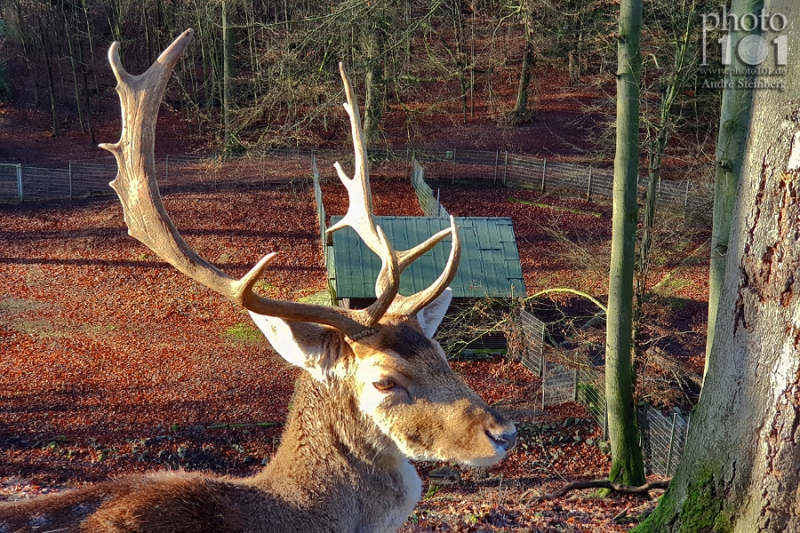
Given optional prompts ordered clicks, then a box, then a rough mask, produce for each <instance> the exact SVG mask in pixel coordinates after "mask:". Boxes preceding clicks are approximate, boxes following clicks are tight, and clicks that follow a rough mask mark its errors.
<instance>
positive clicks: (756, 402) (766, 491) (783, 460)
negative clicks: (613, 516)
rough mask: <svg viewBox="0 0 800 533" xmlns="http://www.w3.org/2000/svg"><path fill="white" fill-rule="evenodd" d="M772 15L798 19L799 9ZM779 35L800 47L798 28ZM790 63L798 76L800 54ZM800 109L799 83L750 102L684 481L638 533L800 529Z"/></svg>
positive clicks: (788, 1)
mask: <svg viewBox="0 0 800 533" xmlns="http://www.w3.org/2000/svg"><path fill="white" fill-rule="evenodd" d="M765 11H766V12H767V13H781V14H783V15H785V16H786V17H787V19H788V20H789V21H797V20H798V17H800V6H798V5H797V4H796V3H795V2H794V0H782V1H775V2H771V5H770V2H767V9H766V10H765ZM776 33H778V32H776ZM776 33H772V34H770V35H765V38H766V41H767V42H768V43H771V42H773V39H775V38H776V37H779V35H777V34H776ZM781 33H782V34H783V35H787V37H788V49H789V50H797V49H798V47H800V29H798V28H797V26H796V25H791V24H790V25H788V26H787V28H786V29H785V30H783V32H781ZM774 57H775V56H774V55H773V53H772V52H771V53H770V56H769V57H768V58H767V60H766V62H772V61H773V60H774ZM788 61H789V64H788V65H787V69H786V70H787V71H788V72H793V71H796V69H798V68H800V56H798V55H797V54H794V55H789V56H788ZM767 66H774V63H772V64H771V65H767V64H764V65H761V67H762V68H763V67H767ZM773 81H774V79H773ZM787 81H788V80H787ZM798 102H800V85H798V84H796V83H786V85H785V88H784V90H783V91H777V90H758V91H756V92H755V93H754V95H753V112H752V116H751V119H750V128H749V129H750V132H751V135H750V136H749V139H748V141H747V145H746V148H745V154H744V159H743V165H742V172H741V186H740V187H739V198H738V201H737V204H736V207H735V210H734V218H733V225H732V228H731V234H730V236H731V239H730V246H729V251H728V254H727V265H726V276H725V282H724V286H723V287H722V289H723V290H722V291H721V295H722V296H721V298H720V301H719V314H718V319H717V328H716V337H715V339H714V344H713V346H712V348H711V352H712V357H711V361H710V365H709V367H708V373H707V376H706V382H705V385H704V387H703V394H702V397H701V399H700V402H699V403H698V405H697V407H696V409H695V411H694V414H693V416H692V423H691V427H690V431H689V441H688V445H687V448H686V450H685V451H684V453H683V455H682V458H681V463H680V465H679V467H678V471H677V473H676V474H675V477H674V478H673V480H672V483H671V484H670V487H669V489H668V490H667V492H666V493H665V494H664V496H663V497H662V499H661V501H660V502H659V505H658V507H657V508H656V510H655V512H654V513H653V514H652V515H651V516H650V517H649V518H648V519H647V520H646V521H645V522H644V523H642V524H641V525H640V526H639V527H638V528H636V530H635V531H637V532H638V533H645V532H654V531H657V532H676V531H680V532H688V533H691V532H718V531H719V532H722V531H725V532H732V533H737V532H741V533H760V532H775V533H778V532H781V533H782V532H784V531H800V507H798V501H800V429H799V428H800V276H798V272H800V229H798V228H799V227H800V224H798V221H800V190H799V189H800V187H799V185H800V104H798Z"/></svg>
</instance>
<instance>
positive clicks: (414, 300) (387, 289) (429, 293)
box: [328, 63, 461, 315]
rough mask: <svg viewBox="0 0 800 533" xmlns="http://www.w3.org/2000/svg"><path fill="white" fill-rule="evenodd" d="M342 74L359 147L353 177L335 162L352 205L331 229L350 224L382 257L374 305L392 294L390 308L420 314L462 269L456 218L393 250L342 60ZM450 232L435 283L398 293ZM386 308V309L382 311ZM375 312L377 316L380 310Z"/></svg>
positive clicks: (335, 229)
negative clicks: (404, 277) (380, 221)
mask: <svg viewBox="0 0 800 533" xmlns="http://www.w3.org/2000/svg"><path fill="white" fill-rule="evenodd" d="M339 73H340V74H341V76H342V81H343V83H344V87H345V95H346V97H347V102H346V103H345V104H343V105H344V108H345V110H346V111H347V114H348V116H349V117H350V129H351V131H352V135H353V147H354V150H355V165H354V171H353V178H350V177H348V176H347V174H346V173H345V172H344V170H343V169H342V166H341V165H340V164H339V162H338V161H337V162H336V163H334V167H335V168H336V173H337V174H338V175H339V179H340V180H341V181H342V183H343V184H344V186H345V188H346V189H347V193H348V197H349V201H350V205H349V208H348V211H347V214H346V215H345V216H344V217H343V218H342V219H341V220H340V221H339V222H338V223H336V224H335V225H333V226H332V227H330V228H329V229H328V232H329V233H333V232H334V231H338V230H340V229H342V228H343V227H345V226H350V227H351V228H353V229H354V230H355V232H356V233H357V234H358V236H359V237H360V238H361V239H362V240H363V241H364V243H365V244H366V245H367V247H368V248H369V249H370V250H372V251H373V252H375V254H377V255H378V256H379V257H380V258H381V261H382V262H383V266H382V268H381V272H380V274H379V275H378V279H377V281H376V283H375V293H376V294H377V295H378V302H376V303H375V304H373V305H374V306H376V307H378V308H379V309H383V305H385V302H386V301H388V295H389V294H392V301H389V304H390V306H389V307H390V309H391V310H392V312H404V313H406V314H416V313H417V312H418V311H419V310H420V309H422V308H423V307H425V306H426V305H428V304H429V303H430V302H432V301H433V300H435V299H436V297H437V296H439V294H441V293H442V291H444V290H445V289H446V288H447V286H448V285H449V284H450V282H451V281H452V280H453V277H455V273H456V270H457V268H458V260H459V257H460V255H461V248H460V241H459V239H458V230H457V229H456V225H455V221H454V220H453V219H452V217H451V220H450V228H448V229H445V230H442V231H440V232H438V233H436V234H435V235H433V236H432V237H429V238H428V239H427V240H426V241H425V242H423V243H421V244H418V245H417V246H415V247H414V248H411V249H409V250H406V251H401V252H395V251H393V250H392V249H391V246H390V245H389V243H388V242H387V241H386V238H385V235H383V232H382V231H381V229H380V227H377V226H375V223H374V220H373V211H372V194H371V193H370V188H369V170H368V167H367V165H368V159H367V150H366V147H365V144H364V140H363V139H364V132H363V129H362V127H361V116H360V114H359V111H358V104H357V102H356V97H355V93H354V91H353V85H352V83H351V82H350V78H349V77H348V75H347V72H346V71H345V69H344V65H343V64H342V63H339ZM448 235H452V236H453V244H452V249H451V252H450V259H449V260H448V263H447V266H446V267H445V269H444V271H443V272H442V274H441V275H440V276H439V278H438V279H437V280H436V281H435V282H434V284H433V285H431V286H430V287H428V288H427V289H425V290H423V291H421V292H419V293H417V294H415V295H413V296H409V297H404V296H401V295H399V294H397V291H398V289H399V286H400V278H399V276H400V273H402V272H403V270H405V268H406V267H407V266H408V265H410V264H411V263H413V262H414V261H415V260H416V259H418V258H419V257H420V256H421V255H422V254H424V253H425V252H427V251H428V250H430V249H431V248H433V247H434V246H435V245H436V244H437V243H438V242H439V241H441V240H442V239H443V238H445V237H447V236H448ZM384 248H386V249H387V250H388V251H389V252H390V253H391V254H392V256H394V257H395V258H396V259H395V260H396V261H397V271H396V272H397V273H396V276H397V277H396V279H394V278H393V276H392V275H391V272H392V271H391V270H390V269H389V268H388V265H389V263H390V262H391V259H390V258H388V257H387V256H386V255H385V253H386V252H385V251H382V250H383V249H384ZM385 311H386V310H385V309H384V310H383V311H382V312H385ZM375 314H376V315H377V312H376V313H375Z"/></svg>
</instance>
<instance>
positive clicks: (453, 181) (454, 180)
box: [450, 148, 456, 185]
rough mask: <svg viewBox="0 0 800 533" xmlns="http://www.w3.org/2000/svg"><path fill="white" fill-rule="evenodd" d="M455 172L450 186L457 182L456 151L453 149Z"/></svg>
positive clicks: (452, 166)
mask: <svg viewBox="0 0 800 533" xmlns="http://www.w3.org/2000/svg"><path fill="white" fill-rule="evenodd" d="M451 168H452V170H453V176H452V177H451V179H450V184H451V185H453V184H455V182H456V149H455V148H453V164H452V165H451Z"/></svg>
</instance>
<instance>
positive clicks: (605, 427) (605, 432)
mask: <svg viewBox="0 0 800 533" xmlns="http://www.w3.org/2000/svg"><path fill="white" fill-rule="evenodd" d="M603 440H608V400H606V399H605V398H603Z"/></svg>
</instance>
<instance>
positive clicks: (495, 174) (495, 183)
mask: <svg viewBox="0 0 800 533" xmlns="http://www.w3.org/2000/svg"><path fill="white" fill-rule="evenodd" d="M499 162H500V150H498V151H496V152H495V153H494V180H493V181H492V184H493V185H497V164H498V163H499Z"/></svg>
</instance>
